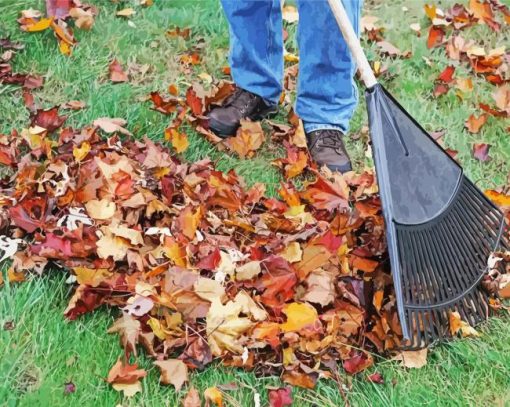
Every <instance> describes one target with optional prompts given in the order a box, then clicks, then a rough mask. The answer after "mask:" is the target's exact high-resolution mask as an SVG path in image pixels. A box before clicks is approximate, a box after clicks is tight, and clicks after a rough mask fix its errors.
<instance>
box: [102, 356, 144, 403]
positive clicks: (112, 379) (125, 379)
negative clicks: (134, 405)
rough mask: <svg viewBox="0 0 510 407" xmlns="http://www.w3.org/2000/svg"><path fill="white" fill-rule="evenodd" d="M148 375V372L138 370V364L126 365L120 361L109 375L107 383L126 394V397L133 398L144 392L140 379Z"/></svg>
mask: <svg viewBox="0 0 510 407" xmlns="http://www.w3.org/2000/svg"><path fill="white" fill-rule="evenodd" d="M146 375H147V372H146V371H145V370H143V369H138V365H137V364H134V365H130V364H124V363H123V362H122V361H121V360H120V359H119V360H118V361H117V363H115V365H113V367H112V368H111V370H110V372H109V373H108V378H107V382H108V383H110V384H111V385H112V387H113V388H114V389H115V390H117V391H122V392H124V396H125V397H132V396H134V395H135V394H136V393H138V392H141V391H142V384H141V382H140V379H142V378H144V377H145V376H146Z"/></svg>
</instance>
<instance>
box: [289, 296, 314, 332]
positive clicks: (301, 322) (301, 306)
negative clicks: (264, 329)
mask: <svg viewBox="0 0 510 407" xmlns="http://www.w3.org/2000/svg"><path fill="white" fill-rule="evenodd" d="M283 313H284V314H285V315H286V316H287V321H286V322H284V323H283V324H281V325H280V327H281V329H282V330H283V331H285V332H296V331H299V330H301V329H303V328H304V327H306V326H308V325H312V324H314V323H315V322H316V321H317V320H318V318H319V315H318V314H317V311H316V310H315V308H314V307H312V306H311V305H309V304H306V303H298V302H293V303H291V304H286V305H285V307H284V308H283Z"/></svg>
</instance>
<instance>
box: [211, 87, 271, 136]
mask: <svg viewBox="0 0 510 407" xmlns="http://www.w3.org/2000/svg"><path fill="white" fill-rule="evenodd" d="M277 109H278V106H277V105H273V104H268V103H266V101H265V100H264V99H262V98H261V97H260V96H257V95H255V94H254V93H251V92H248V91H247V90H244V89H241V88H237V89H236V90H235V92H234V93H233V94H232V96H230V97H229V98H228V99H227V101H226V102H225V104H224V105H223V106H219V107H215V108H214V109H213V110H211V111H210V112H209V114H208V115H207V116H208V117H209V128H210V129H211V130H212V131H213V132H214V133H216V134H217V135H218V136H220V137H229V136H233V135H235V134H236V131H237V129H238V128H239V125H240V122H241V119H250V120H253V121H256V120H261V119H263V118H264V117H266V116H267V115H269V114H271V113H276V111H277Z"/></svg>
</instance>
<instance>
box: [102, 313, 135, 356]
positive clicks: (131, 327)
mask: <svg viewBox="0 0 510 407" xmlns="http://www.w3.org/2000/svg"><path fill="white" fill-rule="evenodd" d="M108 333H117V334H119V336H120V340H121V342H122V346H123V347H124V349H125V350H126V351H127V352H133V353H134V354H135V356H136V354H137V353H136V345H137V344H138V338H139V337H140V334H141V333H142V328H141V324H140V321H138V320H137V319H135V318H133V317H132V316H131V315H126V314H125V315H123V316H122V317H120V318H119V319H117V320H116V321H115V323H114V324H113V325H112V326H111V327H110V329H108Z"/></svg>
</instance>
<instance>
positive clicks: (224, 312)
mask: <svg viewBox="0 0 510 407" xmlns="http://www.w3.org/2000/svg"><path fill="white" fill-rule="evenodd" d="M241 310H242V306H241V304H238V303H236V302H235V301H229V302H227V303H226V304H225V305H222V304H221V302H220V301H219V300H218V299H214V300H213V301H212V303H211V307H210V308H209V312H208V313H207V317H206V328H207V338H208V341H209V346H210V347H211V351H212V353H213V355H215V356H221V355H222V354H224V353H225V352H226V351H227V350H228V351H231V352H234V353H238V354H241V353H242V352H243V347H242V344H241V342H240V338H241V335H242V334H243V333H245V332H246V331H248V330H249V329H250V328H252V326H253V325H254V324H253V322H252V321H251V320H250V319H249V318H242V317H240V316H239V314H240V313H241Z"/></svg>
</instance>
